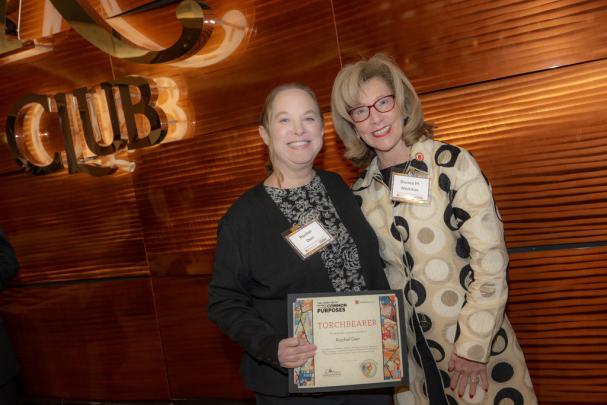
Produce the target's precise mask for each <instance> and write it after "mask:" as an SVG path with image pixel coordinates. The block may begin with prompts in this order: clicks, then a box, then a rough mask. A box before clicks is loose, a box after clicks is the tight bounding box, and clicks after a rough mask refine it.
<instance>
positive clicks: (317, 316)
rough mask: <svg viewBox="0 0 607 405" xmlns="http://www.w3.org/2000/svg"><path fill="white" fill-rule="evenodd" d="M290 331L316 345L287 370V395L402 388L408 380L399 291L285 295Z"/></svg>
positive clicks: (401, 297) (293, 334)
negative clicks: (298, 364) (311, 354)
mask: <svg viewBox="0 0 607 405" xmlns="http://www.w3.org/2000/svg"><path fill="white" fill-rule="evenodd" d="M288 302H289V304H288V305H289V323H290V325H289V332H290V333H291V336H294V337H296V338H299V339H306V340H307V341H308V342H310V343H314V344H315V345H316V346H317V350H316V354H315V356H314V357H313V358H312V359H309V360H308V361H307V362H306V363H305V364H304V365H303V366H301V367H297V368H294V369H290V370H289V372H290V381H289V391H290V392H319V391H321V392H322V391H336V390H346V389H364V388H377V387H382V386H392V385H402V384H403V383H406V382H407V381H408V378H407V364H406V344H405V343H404V336H405V335H404V333H403V332H404V329H403V328H404V320H403V295H402V292H401V291H381V292H377V291H363V292H358V293H341V294H339V293H329V294H301V295H289V300H288Z"/></svg>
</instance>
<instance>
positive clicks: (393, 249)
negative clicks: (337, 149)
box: [331, 55, 537, 405]
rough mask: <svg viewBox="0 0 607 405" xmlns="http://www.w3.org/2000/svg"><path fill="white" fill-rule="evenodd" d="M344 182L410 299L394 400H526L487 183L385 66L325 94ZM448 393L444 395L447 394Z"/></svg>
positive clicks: (399, 75) (392, 276)
mask: <svg viewBox="0 0 607 405" xmlns="http://www.w3.org/2000/svg"><path fill="white" fill-rule="evenodd" d="M331 102H332V105H331V107H332V114H333V124H334V126H335V129H336V131H337V134H338V135H339V137H340V138H341V140H342V141H343V143H344V144H345V146H346V152H345V156H346V157H347V158H349V159H351V160H352V161H353V162H354V163H355V164H357V165H358V166H360V167H366V169H365V170H364V172H363V173H362V174H361V176H360V177H359V178H358V180H357V181H356V182H355V183H354V185H353V186H352V189H353V191H354V193H355V194H356V195H357V197H358V198H359V203H360V204H361V208H362V210H363V213H364V214H365V216H366V217H367V219H368V221H369V223H370V224H371V226H372V227H373V229H374V230H375V233H376V234H377V237H378V239H379V245H380V254H381V256H382V259H383V260H384V263H385V265H386V269H385V270H386V273H387V276H388V280H389V282H390V286H391V287H392V288H402V289H404V292H405V295H406V297H407V305H406V312H407V314H406V316H407V319H408V322H407V326H408V330H407V345H408V349H409V359H408V360H409V370H410V386H409V389H410V390H409V391H407V392H404V393H400V394H398V395H397V398H398V401H399V403H400V404H416V405H419V404H432V405H436V404H449V405H451V404H468V403H483V404H493V403H495V404H498V403H502V402H501V401H502V400H504V401H506V400H510V402H509V403H513V404H535V403H536V402H537V401H536V398H535V394H534V391H533V386H532V384H531V379H530V377H529V372H528V370H527V366H526V365H525V360H524V357H523V353H522V351H521V348H520V346H519V345H518V343H517V340H516V336H515V334H514V331H513V329H512V327H511V325H510V323H509V322H508V319H507V318H506V316H505V315H504V308H505V305H506V300H507V297H508V287H507V281H506V268H507V265H508V254H507V251H506V246H505V242H504V235H503V226H502V221H501V218H500V216H499V213H498V211H497V208H496V206H495V203H494V201H493V197H492V192H491V186H490V185H489V183H488V181H487V179H486V178H485V177H484V176H483V174H482V172H481V170H480V168H479V166H478V164H477V163H476V161H475V160H474V158H473V157H472V156H471V155H470V153H468V152H467V151H466V150H464V149H463V148H460V147H457V146H453V145H449V144H446V143H443V142H439V141H435V140H433V128H432V125H430V124H428V123H426V122H425V121H424V114H423V110H422V106H421V103H420V101H419V98H418V96H417V94H416V92H415V89H414V88H413V86H412V85H411V83H410V82H409V80H408V79H407V78H406V76H405V75H404V73H403V72H402V71H401V69H400V68H399V67H398V66H397V65H396V64H395V63H394V62H393V61H392V60H390V59H389V58H387V57H386V56H383V55H376V56H374V57H372V58H370V59H368V60H361V61H359V62H357V63H354V64H351V65H347V66H345V67H344V68H343V69H342V70H341V71H340V72H339V74H338V75H337V77H336V79H335V83H334V85H333V93H332V98H331ZM449 388H450V390H449Z"/></svg>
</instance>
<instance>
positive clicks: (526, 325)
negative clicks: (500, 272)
mask: <svg viewBox="0 0 607 405" xmlns="http://www.w3.org/2000/svg"><path fill="white" fill-rule="evenodd" d="M606 262H607V248H605V247H600V248H588V249H565V250H557V251H543V252H529V253H516V254H511V255H510V298H509V301H508V316H509V318H510V321H511V322H512V325H513V327H514V329H515V331H516V333H517V337H518V340H519V343H520V344H521V346H522V348H523V350H524V352H525V358H526V359H527V365H528V366H529V371H530V373H531V377H532V380H533V383H534V386H535V389H536V392H537V394H538V398H539V403H541V404H544V403H562V404H581V403H589V404H602V403H607V391H606V390H605V375H607V365H606V362H605V360H607V314H606V313H605V310H604V308H606V306H607V298H605V297H604V294H603V291H604V290H605V288H607V273H605V263H606Z"/></svg>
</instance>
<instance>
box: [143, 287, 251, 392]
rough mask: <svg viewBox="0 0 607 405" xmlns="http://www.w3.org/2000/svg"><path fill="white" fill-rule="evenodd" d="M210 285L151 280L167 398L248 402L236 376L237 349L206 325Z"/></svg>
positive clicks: (238, 350) (240, 382) (224, 337)
mask: <svg viewBox="0 0 607 405" xmlns="http://www.w3.org/2000/svg"><path fill="white" fill-rule="evenodd" d="M209 280H210V278H209V277H162V278H155V279H154V280H153V284H154V292H155V294H156V308H157V311H158V322H159V325H160V334H161V336H162V345H163V350H164V357H165V359H166V366H167V373H168V379H169V381H170V384H171V394H172V397H173V398H201V397H227V398H248V397H251V396H252V395H251V392H250V391H249V390H247V389H246V388H244V385H243V381H242V378H241V376H240V373H239V371H238V370H239V365H240V358H241V356H242V354H243V351H242V349H240V347H239V346H237V345H236V344H235V343H232V342H231V341H230V340H229V339H228V338H227V337H226V336H225V335H223V334H222V333H221V332H220V331H219V330H218V328H217V327H216V326H215V325H214V324H212V323H211V322H210V321H209V320H208V319H207V311H206V306H207V303H208V299H207V293H208V283H209ZM186 330H187V333H184V331H186Z"/></svg>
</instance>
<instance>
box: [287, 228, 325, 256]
mask: <svg viewBox="0 0 607 405" xmlns="http://www.w3.org/2000/svg"><path fill="white" fill-rule="evenodd" d="M294 228H295V229H293V228H291V229H290V230H288V231H287V232H286V233H285V234H284V235H283V237H284V238H285V239H286V240H287V242H289V244H290V245H291V247H292V248H293V250H295V252H296V253H297V254H298V255H299V256H300V257H301V258H302V259H304V260H305V259H307V258H308V257H310V256H312V255H313V254H314V253H316V252H318V251H319V250H321V249H322V248H324V247H325V246H327V245H328V244H329V243H331V242H333V240H334V239H335V238H334V237H333V236H331V234H330V233H329V232H327V230H326V229H325V228H324V227H323V226H322V225H321V224H320V222H318V220H314V221H312V222H310V223H309V224H307V225H305V226H299V225H296V226H295V227H294Z"/></svg>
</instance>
